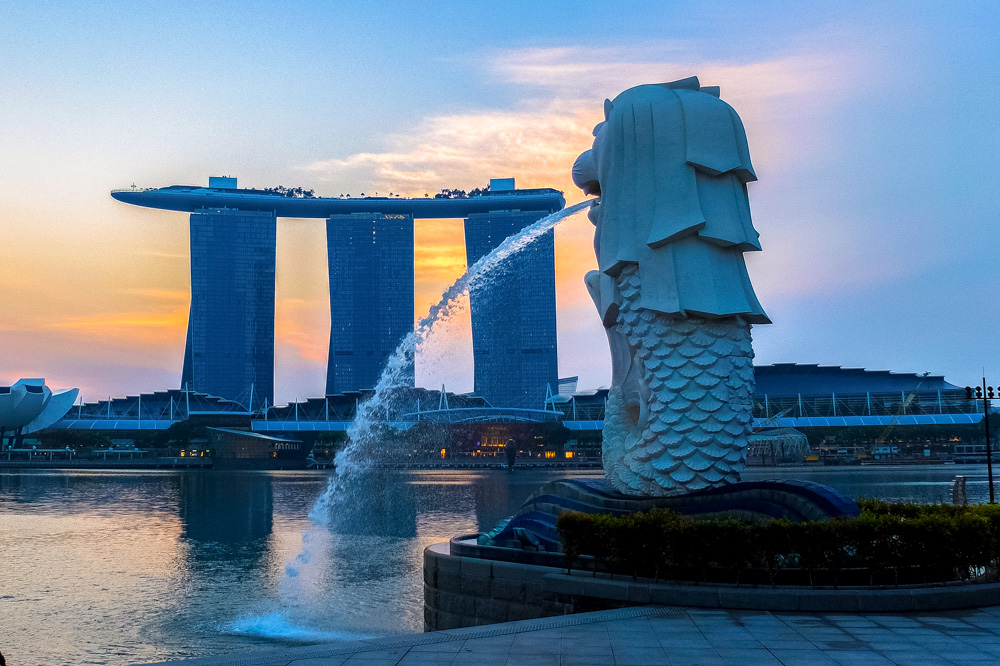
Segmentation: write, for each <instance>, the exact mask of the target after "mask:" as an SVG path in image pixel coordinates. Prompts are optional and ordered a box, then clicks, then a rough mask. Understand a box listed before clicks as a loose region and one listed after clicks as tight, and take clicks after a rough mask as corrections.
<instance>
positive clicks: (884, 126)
mask: <svg viewBox="0 0 1000 666" xmlns="http://www.w3.org/2000/svg"><path fill="white" fill-rule="evenodd" d="M612 7H613V9H612ZM997 25H1000V5H998V4H997V3H993V2H948V3H940V2H836V1H831V2H824V3H802V2H777V1H774V2H754V3H737V2H712V1H706V0H697V1H691V2H687V1H671V2H663V1H662V0H661V1H656V2H627V3H615V4H614V5H612V4H611V3H606V2H587V1H584V0H581V1H577V2H573V3H555V2H552V3H547V2H539V1H538V0H535V1H533V2H519V1H508V2H503V3H478V2H468V1H465V2H451V1H441V0H438V1H435V2H395V3H392V2H386V3H359V2H355V3H340V2H294V1H289V2H251V1H243V2H183V1H180V2H172V3H160V2H134V3H114V2H98V1H93V2H86V3H84V2H79V3H69V2H64V1H62V2H16V1H15V2H8V3H4V5H3V7H2V8H0V383H5V382H11V381H14V380H16V379H17V378H19V377H23V376H32V377H45V378H47V380H48V382H49V384H50V385H53V386H56V387H80V388H81V389H82V393H83V396H84V398H85V399H87V400H96V399H99V398H102V397H107V396H108V395H115V396H121V395H125V394H126V393H129V394H134V393H136V392H139V391H151V390H155V389H165V388H171V387H176V386H178V384H179V380H180V370H181V360H182V356H183V349H184V334H185V328H186V325H187V308H188V301H189V277H190V276H189V266H188V239H187V234H188V222H187V219H188V216H187V215H185V214H183V213H172V212H166V211H152V210H146V209H140V208H135V207H131V206H127V205H125V204H121V203H118V202H115V201H114V200H112V199H111V197H110V196H109V191H110V190H111V189H112V188H116V187H126V186H128V185H130V184H132V183H135V184H137V185H139V186H146V187H159V186H165V185H172V184H207V181H208V177H209V176H210V175H232V176H236V177H238V178H239V183H240V186H242V187H267V186H273V185H278V184H281V185H286V186H301V187H304V188H314V189H315V190H316V192H317V194H319V195H325V196H338V195H339V194H341V193H351V194H353V195H355V196H357V195H360V193H362V192H364V193H367V194H373V193H375V192H376V191H377V192H379V193H381V194H386V193H388V192H390V191H391V192H395V193H403V194H412V195H421V196H422V195H423V194H424V193H433V192H436V191H438V190H440V189H442V188H445V187H447V188H463V189H471V188H474V187H481V186H483V185H485V184H486V183H487V181H488V179H489V178H490V177H510V176H513V177H515V178H517V183H518V185H519V186H520V187H555V188H558V189H560V190H563V191H564V192H565V193H566V198H567V200H568V201H570V202H575V201H579V200H581V199H582V197H581V196H580V194H579V193H578V192H577V191H575V190H574V189H573V187H572V184H571V182H570V179H569V172H570V167H571V165H572V163H573V160H574V159H575V157H576V156H577V155H578V154H579V153H580V152H581V151H583V150H585V149H587V148H588V147H589V146H590V143H591V141H592V137H591V129H592V127H593V125H594V124H595V123H596V122H597V121H598V120H600V119H601V118H602V104H603V100H604V98H605V97H614V96H615V95H616V94H618V93H619V92H621V91H622V90H624V89H625V88H628V87H630V86H633V85H637V84H641V83H652V82H661V81H670V80H674V79H678V78H682V77H685V76H690V75H695V74H696V75H698V76H699V77H700V78H701V81H702V83H703V84H704V85H719V86H721V87H722V97H723V99H725V100H726V101H728V102H729V103H730V104H732V105H733V106H734V107H735V109H736V110H737V111H738V112H739V113H740V115H741V116H742V118H743V120H744V123H745V125H746V129H747V134H748V137H749V142H750V150H751V155H752V158H753V162H754V166H755V168H756V171H757V174H758V176H759V178H760V181H759V182H758V183H754V184H752V185H751V186H750V201H751V207H752V210H753V215H754V223H755V225H756V227H757V230H758V231H759V232H760V233H761V242H762V244H763V247H764V251H763V252H761V253H755V254H754V255H752V256H748V265H749V267H750V273H751V278H752V279H753V282H754V285H755V287H756V290H757V295H758V297H759V299H760V301H761V303H762V304H763V305H764V308H765V309H766V310H767V312H768V314H769V315H770V316H771V319H772V320H773V321H774V324H773V325H771V326H762V327H755V328H754V338H755V349H756V353H757V362H758V363H774V362H799V363H822V364H833V365H846V366H863V367H868V368H872V369H891V370H896V371H909V372H923V371H930V372H933V373H935V374H944V375H945V376H946V378H947V379H949V380H950V381H952V382H954V383H957V384H960V385H964V384H966V383H971V382H974V381H975V380H976V379H977V378H978V377H979V376H980V373H981V372H982V370H983V368H984V367H985V369H986V372H987V376H988V378H990V379H991V383H997V382H998V381H1000V362H998V357H997V348H998V344H997V343H998V340H1000V261H998V258H1000V252H998V250H1000V240H998V233H997V225H998V222H1000V194H998V191H1000V190H998V182H1000V178H998V176H1000V129H998V128H1000V124H998V120H997V118H998V116H997V113H998V109H1000V88H998V85H1000V40H997V38H996V30H997ZM416 226H417V232H416V242H417V247H416V265H417V269H416V293H417V296H416V314H417V316H418V317H419V316H421V315H422V314H424V313H425V312H426V311H427V308H428V307H429V305H430V304H431V303H432V302H433V301H436V300H437V298H438V296H440V294H441V292H442V291H443V290H444V289H445V288H446V287H447V286H448V284H449V283H450V282H451V281H452V280H453V279H454V278H455V277H457V276H458V275H459V274H460V273H461V272H462V271H463V270H464V268H465V261H464V245H463V239H462V225H461V221H459V220H441V221H417V225H416ZM591 243H592V227H591V225H590V223H589V222H587V220H586V218H585V217H583V216H577V217H576V218H574V219H572V220H570V221H569V222H567V223H565V224H563V225H562V226H560V227H559V228H558V229H557V231H556V244H557V245H556V264H557V288H558V308H559V310H558V323H559V365H560V375H561V376H568V375H579V376H580V385H581V387H596V386H601V385H606V384H608V382H609V380H610V371H609V360H608V353H607V344H606V342H605V338H604V333H603V330H602V329H601V326H600V324H599V321H598V318H597V316H596V313H595V312H594V309H593V306H592V304H591V303H590V300H589V298H588V297H587V295H586V292H585V290H584V288H583V283H582V277H583V274H584V273H585V272H586V271H587V270H590V269H591V268H592V267H593V266H594V264H595V261H594V258H593V250H592V245H591ZM277 262H278V263H277V321H276V338H277V339H276V349H277V351H276V358H275V365H276V386H275V392H276V397H277V399H278V402H279V403H280V402H285V401H288V400H292V399H295V398H305V397H308V396H316V395H321V394H322V392H323V386H324V376H325V370H326V353H327V341H328V335H329V318H330V315H329V301H328V294H327V277H326V255H325V232H324V223H323V221H322V220H294V219H281V220H280V221H279V225H278V259H277ZM467 316H468V315H467V312H466V313H465V317H466V318H464V319H463V318H458V319H456V320H455V321H452V322H448V324H447V325H445V326H443V327H442V329H441V330H440V331H439V332H438V333H437V334H436V337H435V338H434V339H433V340H432V341H431V342H430V343H429V349H428V350H427V352H426V354H425V355H424V357H423V359H424V360H423V362H422V363H421V362H420V361H418V364H419V365H418V382H419V383H420V384H422V385H427V386H440V384H441V383H446V384H447V387H448V389H449V390H455V391H468V390H471V389H472V372H471V368H472V352H471V342H470V339H469V336H470V332H469V324H468V320H467ZM431 359H433V360H431Z"/></svg>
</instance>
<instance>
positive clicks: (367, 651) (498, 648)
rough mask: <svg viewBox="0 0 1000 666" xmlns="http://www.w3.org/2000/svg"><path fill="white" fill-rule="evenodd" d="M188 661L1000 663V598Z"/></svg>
mask: <svg viewBox="0 0 1000 666" xmlns="http://www.w3.org/2000/svg"><path fill="white" fill-rule="evenodd" d="M169 663H171V664H184V665H185V666H195V665H197V666H209V665H212V666H278V665H281V666H286V665H287V666H339V665H341V664H350V665H356V664H358V665H362V666H382V665H386V666H388V665H390V664H391V665H396V664H399V665H400V666H403V665H407V664H453V665H456V666H457V665H459V664H480V665H482V666H522V665H523V666H557V665H560V666H577V665H579V666H585V665H587V666H589V665H597V664H602V665H604V664H607V665H609V666H610V665H613V666H632V665H635V666H639V665H642V666H648V665H652V664H676V665H684V666H702V665H704V666H709V665H712V666H715V665H720V666H721V665H728V664H737V665H738V666H757V665H759V664H785V665H786V666H798V665H799V664H802V665H804V666H805V665H808V666H813V665H822V664H830V665H831V666H834V665H837V664H840V665H843V666H855V665H862V664H863V665H865V666H867V665H869V664H872V665H875V664H885V665H887V666H889V665H891V664H898V665H899V666H917V665H923V664H996V663H1000V606H994V607H990V608H982V609H978V610H969V611H947V612H934V613H927V614H908V615H861V614H857V615H820V614H807V613H770V612H765V611H725V610H702V609H695V608H675V607H651V606H645V607H640V608H627V609H623V610H613V611H602V612H599V613H583V614H579V615H565V616H562V617H557V618H545V619H540V620H525V621H523V622H507V623H504V624H494V625H488V626H483V627H472V628H469V629H456V630H452V631H438V632H434V633H427V634H407V635H404V636H396V637H389V638H377V639H371V640H366V641H357V642H352V643H337V644H329V645H313V646H309V647H300V648H287V649H282V650H270V651H259V652H248V653H244V654H241V655H229V656H225V657H208V658H202V659H194V660H188V661H177V662H169Z"/></svg>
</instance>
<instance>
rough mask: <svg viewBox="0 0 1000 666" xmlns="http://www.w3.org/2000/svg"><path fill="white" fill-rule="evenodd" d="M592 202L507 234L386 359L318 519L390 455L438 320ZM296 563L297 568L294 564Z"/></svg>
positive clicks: (315, 511)
mask: <svg viewBox="0 0 1000 666" xmlns="http://www.w3.org/2000/svg"><path fill="white" fill-rule="evenodd" d="M592 203H593V201H592V200H587V201H584V202H582V203H578V204H576V205H573V206H570V207H568V208H564V209H563V210H561V211H558V212H556V213H553V214H551V215H548V216H546V217H543V218H542V219H540V220H538V221H536V222H534V223H533V224H530V225H528V226H527V227H525V228H524V229H522V230H521V231H519V232H518V233H516V234H512V235H511V236H509V237H507V238H506V239H505V240H504V241H503V242H502V243H500V245H498V246H497V247H496V248H494V249H493V250H492V251H491V252H489V253H488V254H486V255H484V256H483V257H482V258H481V259H479V261H477V262H476V263H474V264H473V265H472V266H471V267H470V268H469V269H468V270H467V271H466V272H465V273H464V274H463V275H462V276H461V277H459V278H458V279H457V280H455V282H454V283H453V284H452V285H451V286H450V287H449V288H448V289H447V290H446V291H445V292H444V294H443V295H442V296H441V300H440V301H438V303H437V304H435V305H434V306H432V307H431V309H430V311H429V312H428V313H427V315H426V316H425V317H424V318H423V319H421V320H420V322H419V323H418V324H417V325H416V326H415V327H414V328H413V330H412V331H411V332H410V333H409V334H408V335H407V336H406V337H405V338H404V339H403V340H402V341H401V342H400V343H399V345H398V346H397V347H396V350H395V351H394V352H393V354H392V355H391V356H390V357H389V360H388V361H387V362H386V366H385V368H384V369H383V370H382V375H381V376H380V377H379V380H378V383H377V384H376V385H375V391H374V392H373V393H372V395H371V396H370V397H369V398H367V399H366V400H364V401H363V402H361V403H360V404H359V405H358V408H357V413H356V415H355V417H354V421H353V422H352V423H351V425H350V427H349V428H348V430H347V444H346V446H344V448H343V449H342V450H341V451H340V452H339V453H338V454H337V457H336V459H335V461H334V462H335V467H336V470H335V472H334V473H333V474H332V475H331V476H330V479H329V481H328V482H327V487H326V489H325V490H324V491H323V493H322V494H321V495H320V496H319V498H318V499H317V500H316V503H315V504H314V505H313V508H312V510H311V511H310V512H309V518H310V520H312V521H313V523H315V524H321V525H330V524H331V522H334V521H335V520H336V518H337V515H336V509H337V508H338V507H340V506H341V503H342V502H344V501H345V500H346V499H348V498H350V496H351V494H352V493H351V490H352V485H353V484H354V482H355V481H357V480H358V479H359V478H361V477H363V476H365V475H366V474H367V473H368V472H369V471H370V470H371V469H372V465H373V463H376V462H378V461H379V460H380V459H381V458H382V457H383V456H384V454H385V447H384V443H383V442H382V441H381V438H380V437H379V436H378V435H379V434H380V433H379V428H378V426H381V425H383V424H385V423H387V422H391V421H392V419H393V418H394V417H395V416H396V415H397V413H398V410H397V409H395V408H396V406H397V402H398V400H399V398H400V396H401V394H402V390H401V389H405V388H408V387H409V386H410V382H411V381H412V380H411V377H412V376H413V361H414V354H415V352H416V349H417V348H418V347H419V346H420V345H421V344H422V343H423V342H424V341H425V340H426V339H427V337H428V336H429V335H430V334H431V332H432V330H433V329H434V324H435V323H436V322H438V321H441V320H444V319H446V318H447V317H449V316H450V315H451V314H452V312H453V311H454V310H455V309H456V308H457V307H458V305H459V298H460V297H461V296H462V295H463V294H464V293H466V292H468V291H470V290H473V289H481V288H483V287H485V286H487V283H488V281H489V279H490V277H491V275H492V274H493V273H494V272H495V271H496V270H497V269H500V268H502V266H503V264H504V262H505V261H506V260H507V259H508V258H510V257H511V256H513V255H515V254H517V253H518V252H520V251H521V250H523V249H524V248H526V247H528V246H529V245H531V243H533V242H535V241H536V240H538V239H539V238H541V237H542V236H543V235H544V234H545V233H547V232H548V231H550V230H551V229H552V228H553V227H555V226H556V225H557V224H559V223H560V222H562V221H563V220H565V219H566V218H568V217H570V216H572V215H574V214H576V213H578V212H580V211H582V210H585V209H587V208H589V207H590V205H591V204H592ZM304 536H305V535H304ZM303 555H305V558H304V559H302V556H303ZM296 562H301V563H302V564H304V563H305V562H308V553H307V552H306V549H304V550H303V553H300V555H299V557H298V558H296ZM292 568H293V569H296V567H294V566H293V567H292ZM289 573H291V572H289Z"/></svg>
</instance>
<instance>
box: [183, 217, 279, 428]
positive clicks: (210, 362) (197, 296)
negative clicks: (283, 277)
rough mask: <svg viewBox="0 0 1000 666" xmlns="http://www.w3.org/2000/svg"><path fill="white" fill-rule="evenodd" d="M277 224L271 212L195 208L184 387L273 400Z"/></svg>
mask: <svg viewBox="0 0 1000 666" xmlns="http://www.w3.org/2000/svg"><path fill="white" fill-rule="evenodd" d="M275 222H276V218H275V216H274V214H273V213H268V212H255V211H241V210H232V209H201V210H198V211H195V212H194V213H192V215H191V312H190V316H189V317H188V331H187V345H186V348H185V351H184V368H183V372H182V377H181V383H182V387H187V388H189V389H191V390H194V391H199V392H203V393H208V394H210V395H214V396H218V397H221V398H226V399H229V400H236V401H238V402H240V403H241V404H243V406H244V407H246V408H248V409H257V408H259V407H261V406H262V405H264V404H265V402H266V403H267V404H269V405H270V404H273V403H274V263H275V245H276V224H275ZM251 387H252V389H251ZM251 395H252V398H251ZM251 400H252V404H251Z"/></svg>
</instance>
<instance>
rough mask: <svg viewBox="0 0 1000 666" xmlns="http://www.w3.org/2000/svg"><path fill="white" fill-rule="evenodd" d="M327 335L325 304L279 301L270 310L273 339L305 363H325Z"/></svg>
mask: <svg viewBox="0 0 1000 666" xmlns="http://www.w3.org/2000/svg"><path fill="white" fill-rule="evenodd" d="M329 336H330V312H329V303H327V302H325V301H322V302H321V301H312V300H306V299H302V298H279V299H277V300H276V301H275V308H274V339H275V343H276V344H277V345H282V344H283V345H287V346H288V347H291V348H292V349H294V350H295V352H296V353H297V354H298V355H299V356H300V357H301V358H303V359H305V360H306V361H311V362H314V363H323V364H325V363H326V357H327V352H328V342H329Z"/></svg>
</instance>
